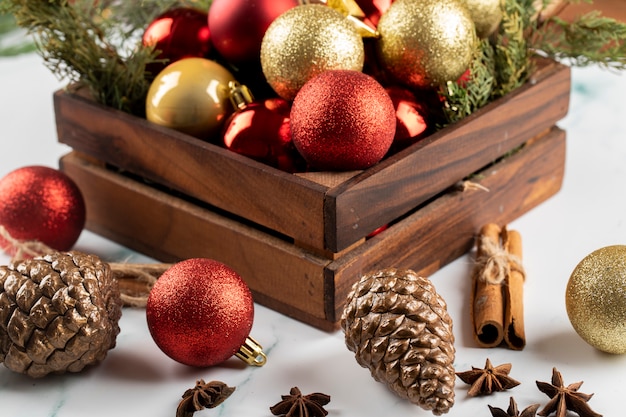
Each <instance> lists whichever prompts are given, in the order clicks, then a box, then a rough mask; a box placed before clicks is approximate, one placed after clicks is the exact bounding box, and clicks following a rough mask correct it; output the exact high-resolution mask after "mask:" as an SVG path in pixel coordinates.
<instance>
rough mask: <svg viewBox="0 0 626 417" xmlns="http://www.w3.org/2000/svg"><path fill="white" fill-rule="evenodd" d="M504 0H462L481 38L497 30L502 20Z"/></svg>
mask: <svg viewBox="0 0 626 417" xmlns="http://www.w3.org/2000/svg"><path fill="white" fill-rule="evenodd" d="M501 1H502V0H462V2H463V3H464V4H465V6H466V7H467V10H468V11H469V13H470V16H471V17H472V20H473V21H474V24H475V25H476V34H477V35H478V37H479V38H486V37H488V36H489V35H491V34H492V33H493V32H495V31H496V29H497V28H498V26H499V25H500V22H501V21H502V6H501V4H500V3H501Z"/></svg>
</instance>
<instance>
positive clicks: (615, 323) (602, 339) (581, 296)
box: [565, 245, 626, 354]
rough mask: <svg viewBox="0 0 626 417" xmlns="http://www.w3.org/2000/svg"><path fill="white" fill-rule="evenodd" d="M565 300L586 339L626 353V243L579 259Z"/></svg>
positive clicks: (598, 345)
mask: <svg viewBox="0 0 626 417" xmlns="http://www.w3.org/2000/svg"><path fill="white" fill-rule="evenodd" d="M565 303H566V308H567V315H568V317H569V320H570V322H571V323H572V326H573V327H574V330H576V332H577V333H578V335H579V336H580V337H581V338H582V339H583V340H585V341H586V342H587V343H589V344H590V345H591V346H593V347H595V348H596V349H598V350H601V351H603V352H607V353H614V354H622V353H626V246H625V245H614V246H607V247H604V248H601V249H598V250H596V251H594V252H592V253H591V254H589V255H587V256H586V257H585V258H584V259H583V260H582V261H580V263H579V264H578V265H577V266H576V268H575V269H574V271H573V272H572V275H571V276H570V279H569V282H568V283H567V288H566V295H565Z"/></svg>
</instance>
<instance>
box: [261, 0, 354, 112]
mask: <svg viewBox="0 0 626 417" xmlns="http://www.w3.org/2000/svg"><path fill="white" fill-rule="evenodd" d="M364 60H365V51H364V46H363V39H362V38H361V36H360V35H359V34H358V32H357V31H356V29H355V28H354V26H353V25H352V24H351V23H350V22H349V21H348V19H346V18H345V17H344V16H343V15H342V14H341V13H340V12H339V11H337V10H334V9H332V8H330V7H327V6H324V5H319V4H305V5H300V6H296V7H294V8H292V9H289V10H287V11H286V12H285V13H283V14H282V15H280V16H279V17H277V18H276V19H275V20H274V21H273V22H272V24H271V25H270V26H269V27H268V28H267V31H266V32H265V36H264V37H263V42H262V43H261V67H262V69H263V74H264V75H265V78H266V80H267V82H268V83H269V85H270V86H271V87H272V88H273V89H274V91H276V93H277V94H278V95H279V96H281V97H282V98H284V99H286V100H293V99H294V98H295V96H296V94H297V93H298V91H299V90H300V88H302V86H303V85H304V84H305V83H306V82H307V81H308V80H310V79H311V78H313V77H314V76H316V75H318V74H320V73H322V72H324V71H326V70H333V69H344V70H354V71H361V70H362V69H363V63H364Z"/></svg>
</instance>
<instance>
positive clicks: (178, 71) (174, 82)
mask: <svg viewBox="0 0 626 417" xmlns="http://www.w3.org/2000/svg"><path fill="white" fill-rule="evenodd" d="M231 81H235V78H234V76H233V75H232V74H231V73H230V71H228V70H227V69H226V68H224V67H223V66H222V65H220V64H218V63H217V62H215V61H212V60H209V59H205V58H185V59H182V60H179V61H176V62H174V63H172V64H170V65H168V66H167V67H166V68H165V69H164V70H163V71H161V72H160V73H159V74H158V75H157V76H156V77H155V79H154V81H153V82H152V84H151V85H150V89H149V90H148V94H147V97H146V118H147V119H148V120H150V121H151V122H153V123H156V124H158V125H161V126H165V127H169V128H171V129H175V130H178V131H180V132H184V133H187V134H189V135H192V136H195V137H197V138H200V139H204V140H208V139H211V138H212V137H213V136H215V135H216V134H218V133H219V132H220V130H221V128H222V126H223V124H224V122H225V121H226V118H227V117H228V116H229V115H230V114H231V113H232V112H233V110H234V109H233V106H232V104H231V102H230V88H229V86H228V83H229V82H231Z"/></svg>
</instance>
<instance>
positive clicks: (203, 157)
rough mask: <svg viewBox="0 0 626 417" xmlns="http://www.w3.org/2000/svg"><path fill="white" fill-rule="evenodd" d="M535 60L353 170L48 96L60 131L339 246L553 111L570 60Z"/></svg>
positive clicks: (320, 244)
mask: <svg viewBox="0 0 626 417" xmlns="http://www.w3.org/2000/svg"><path fill="white" fill-rule="evenodd" d="M538 64H539V71H538V72H537V74H535V77H534V79H533V81H532V82H530V83H528V84H527V85H525V86H523V87H521V88H520V89H519V90H517V91H515V92H513V93H511V94H509V95H507V96H506V97H503V98H502V99H500V100H498V101H496V102H493V103H490V104H489V105H488V106H486V107H485V108H483V109H480V110H479V111H477V112H476V113H475V114H473V115H472V116H470V117H468V118H467V119H465V120H463V121H461V122H459V123H457V124H455V125H453V126H449V127H447V128H445V129H442V130H440V131H439V132H437V133H435V134H433V135H431V136H430V137H428V138H426V139H425V140H423V141H421V142H420V143H418V144H416V145H414V146H412V147H410V148H408V149H405V150H404V151H402V152H401V153H398V154H396V155H393V156H392V157H390V158H388V159H386V160H384V161H382V162H381V163H379V164H377V165H375V166H374V167H372V168H370V169H368V170H365V171H363V172H361V173H356V175H353V174H354V173H349V175H346V174H345V173H319V174H309V175H302V176H300V175H292V174H288V173H285V172H281V171H279V170H276V169H273V168H271V167H268V166H265V165H263V164H261V163H258V162H256V161H253V160H251V159H249V158H246V157H243V156H241V155H238V154H235V153H233V152H230V151H228V150H226V149H223V148H221V147H218V146H216V145H213V144H210V143H207V142H203V141H200V140H198V139H195V138H192V137H190V136H188V135H184V134H182V133H179V132H175V131H172V130H171V129H166V128H162V127H160V126H157V125H154V124H152V123H150V122H148V121H146V120H144V119H140V118H137V117H133V116H131V115H128V114H126V113H122V112H119V111H115V110H112V109H108V108H105V107H103V106H99V105H98V104H96V103H94V102H92V101H90V100H89V99H87V98H84V97H81V96H80V95H78V94H69V93H68V92H66V91H59V92H57V93H56V94H55V96H54V100H55V112H56V122H57V131H58V138H59V141H60V142H62V143H65V144H67V145H69V146H71V147H72V148H73V149H74V150H76V151H79V152H81V153H83V154H85V155H89V156H90V157H93V158H95V159H97V160H100V161H103V162H106V163H108V164H111V165H113V166H115V167H118V168H120V169H122V170H124V171H128V172H131V173H133V174H135V175H138V176H140V177H142V178H144V179H146V180H149V181H152V182H155V183H157V184H160V185H163V186H165V187H168V188H171V189H172V190H176V191H178V192H181V193H183V194H185V195H187V196H191V197H193V198H196V199H198V200H200V201H202V202H204V203H207V204H209V205H212V206H214V207H217V208H219V209H221V210H224V211H226V212H228V213H231V214H233V215H235V216H239V217H241V218H243V219H247V220H248V221H251V222H254V223H256V224H259V225H261V226H263V227H266V228H268V229H271V230H273V231H275V232H278V233H280V234H283V235H284V236H287V237H288V238H290V239H292V240H293V241H297V242H299V243H302V244H303V245H305V246H307V247H311V248H316V249H318V250H319V253H325V252H326V253H327V252H331V253H341V252H342V251H344V250H346V249H347V248H350V247H351V245H353V244H354V243H356V242H359V241H360V240H361V239H362V238H364V237H365V236H367V235H368V234H369V233H370V232H372V231H373V230H375V229H377V228H378V227H380V226H382V225H384V224H386V223H389V222H391V221H394V220H396V219H397V218H399V217H400V216H403V215H405V214H406V213H408V212H409V211H411V210H413V209H415V208H416V207H417V206H418V205H420V204H422V203H423V202H425V201H426V200H428V199H430V198H432V197H433V196H435V195H436V194H438V193H440V192H441V191H442V190H444V189H446V188H447V187H449V186H451V185H452V184H454V183H455V182H457V181H459V180H461V179H462V178H464V177H466V176H467V175H469V174H471V173H473V172H475V171H476V170H478V169H480V168H482V167H483V166H486V165H487V164H489V163H490V162H492V161H493V160H495V159H496V158H498V157H499V156H501V155H502V154H504V153H506V152H508V151H509V150H511V149H513V148H515V147H516V146H518V145H520V144H521V143H523V142H525V141H526V140H528V139H529V138H531V137H533V136H535V135H536V134H537V133H539V132H540V131H542V130H545V129H547V128H549V127H550V126H552V125H554V124H555V123H556V122H557V121H558V120H560V119H561V118H562V117H563V116H564V115H565V114H566V113H567V108H568V105H569V89H570V71H569V68H567V67H565V66H563V65H560V64H557V63H555V62H553V61H547V60H539V61H538ZM330 258H334V256H331V257H330Z"/></svg>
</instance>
